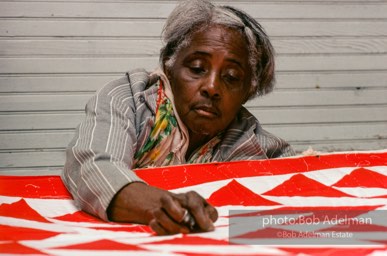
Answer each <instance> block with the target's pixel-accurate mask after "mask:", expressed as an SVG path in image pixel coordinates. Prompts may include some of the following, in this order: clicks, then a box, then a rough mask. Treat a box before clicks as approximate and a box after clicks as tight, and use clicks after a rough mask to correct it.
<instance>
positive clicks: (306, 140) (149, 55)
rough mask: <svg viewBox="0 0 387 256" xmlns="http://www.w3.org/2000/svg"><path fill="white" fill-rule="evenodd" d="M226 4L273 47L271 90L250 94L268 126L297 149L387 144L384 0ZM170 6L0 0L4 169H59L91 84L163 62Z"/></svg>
mask: <svg viewBox="0 0 387 256" xmlns="http://www.w3.org/2000/svg"><path fill="white" fill-rule="evenodd" d="M228 2H229V3H231V4H232V5H234V6H236V7H239V8H241V9H244V10H245V11H247V12H248V13H250V14H252V15H253V16H254V17H255V18H257V19H258V20H259V21H260V22H261V24H262V25H263V26H264V27H265V28H266V31H267V32H268V34H269V35H270V36H271V38H272V41H273V44H274V46H275V48H276V51H277V87H276V90H275V92H274V93H272V94H270V95H268V96H266V97H263V98H259V99H257V100H254V101H253V102H249V103H248V104H247V105H248V107H249V108H250V109H251V111H252V112H253V113H254V114H256V116H257V117H258V118H259V119H260V120H261V122H262V123H263V125H264V127H265V128H266V129H267V130H269V131H271V132H273V133H275V134H277V135H280V136H282V137H283V138H285V139H286V140H288V141H289V142H290V143H291V144H293V145H294V147H295V148H296V149H297V150H298V151H302V150H305V149H307V148H308V146H313V148H314V149H316V150H321V151H343V150H344V151H347V150H371V149H373V150H375V149H382V148H387V2H386V1H371V0H370V1H357V0H353V1H351V0H341V1H339V0H330V1H322V0H321V1H317V0H305V1H291V0H282V1H270V0H266V1H260V0H258V1H228ZM218 3H219V1H218ZM221 3H227V1H223V2H221ZM174 4H175V1H166V0H153V1H150V0H147V1H130V0H127V1H108V0H105V1H102V0H95V1H92V0H71V1H59V0H51V1H33V0H24V1H17V0H15V1H0V171H2V173H10V172H11V173H22V172H26V170H27V173H31V174H32V173H37V172H36V171H34V170H40V172H39V173H40V174H42V173H47V172H48V173H53V172H59V171H60V169H61V168H62V166H63V163H64V149H65V147H66V145H67V144H68V142H69V141H70V139H71V138H72V136H73V131H74V128H75V127H76V125H77V124H78V123H79V122H80V120H81V118H82V116H83V109H84V105H85V103H86V101H87V100H88V99H89V98H90V96H91V95H92V94H93V92H94V91H95V90H96V89H98V88H100V87H101V86H102V85H103V84H104V83H106V82H108V81H110V80H112V79H114V78H116V77H119V76H121V75H122V74H123V73H124V72H125V71H126V70H129V69H132V68H137V67H145V68H147V69H149V70H152V69H153V68H155V67H156V65H157V63H158V53H159V48H160V45H161V44H160V39H159V36H160V31H161V28H162V26H163V22H164V20H165V18H166V17H167V16H168V14H169V13H170V11H171V10H172V9H173V7H174Z"/></svg>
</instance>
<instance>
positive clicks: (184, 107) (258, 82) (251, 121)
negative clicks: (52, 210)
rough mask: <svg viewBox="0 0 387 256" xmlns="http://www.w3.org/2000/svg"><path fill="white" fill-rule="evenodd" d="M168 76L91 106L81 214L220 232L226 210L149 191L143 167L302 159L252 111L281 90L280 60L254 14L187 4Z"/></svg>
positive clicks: (121, 87) (82, 134)
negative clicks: (254, 103)
mask: <svg viewBox="0 0 387 256" xmlns="http://www.w3.org/2000/svg"><path fill="white" fill-rule="evenodd" d="M163 40H164V43H165V44H164V46H163V48H162V49H161V54H160V68H159V69H158V70H156V71H154V72H153V73H150V74H149V73H147V72H146V71H145V70H135V71H131V72H128V73H127V75H126V76H125V77H122V78H120V79H118V80H115V81H112V82H110V83H108V84H107V85H105V87H103V88H102V89H101V90H99V92H98V93H97V94H96V95H95V96H94V97H93V98H92V99H91V100H90V101H89V102H88V104H87V106H86V117H85V120H84V121H83V122H82V123H81V124H80V126H79V127H78V128H77V133H76V136H75V137H74V139H73V141H72V142H71V143H70V145H69V147H68V150H67V161H66V164H65V169H64V174H63V180H64V182H65V184H66V186H67V187H68V189H69V190H70V191H71V193H72V195H73V196H74V198H75V200H76V202H77V203H78V204H79V205H80V207H81V208H82V209H83V210H84V211H86V212H88V213H91V214H93V215H96V216H99V217H100V218H102V219H104V220H110V221H117V222H130V223H143V224H148V225H150V227H151V228H152V229H153V230H154V231H155V232H156V233H157V234H174V233H189V232H192V231H195V232H197V231H210V230H213V229H214V225H213V222H215V221H216V219H217V211H216V209H215V208H214V207H212V206H211V205H210V204H208V203H207V202H206V200H205V199H203V198H202V197H201V196H200V195H198V194H197V193H195V192H188V193H182V194H173V193H171V192H168V191H165V190H161V189H158V188H156V187H153V186H151V185H148V184H146V183H145V182H144V181H143V180H141V179H140V178H139V177H138V176H136V173H135V171H134V170H135V169H136V168H146V167H152V166H165V165H177V164H188V163H206V162H224V161H234V160H240V159H267V158H275V157H285V156H291V155H293V154H294V152H293V150H292V148H291V147H290V146H289V145H288V144H287V143H286V142H285V141H283V140H281V139H279V138H277V137H275V136H273V135H272V134H270V133H268V132H266V131H265V130H263V129H262V128H261V126H260V124H259V122H258V120H257V119H256V118H255V117H254V116H253V115H252V114H251V113H249V112H248V111H247V110H246V109H245V108H244V107H243V106H242V105H243V104H244V103H245V102H246V101H247V100H249V99H252V98H254V97H256V96H260V95H264V94H266V93H268V92H270V91H271V90H272V87H273V82H274V56H273V48H272V45H271V44H270V41H269V39H268V37H267V35H266V34H265V32H264V31H263V30H262V28H261V26H260V25H259V24H258V23H257V22H256V21H255V20H254V19H253V18H251V17H250V16H248V15H247V14H245V13H244V12H242V11H240V10H237V9H234V8H232V7H229V6H222V7H221V6H214V5H213V4H211V3H210V2H207V1H192V0H190V1H187V2H182V3H180V4H179V5H178V6H177V7H176V8H175V10H174V11H173V12H172V13H171V15H170V16H169V18H168V19H167V21H166V25H165V27H164V30H163Z"/></svg>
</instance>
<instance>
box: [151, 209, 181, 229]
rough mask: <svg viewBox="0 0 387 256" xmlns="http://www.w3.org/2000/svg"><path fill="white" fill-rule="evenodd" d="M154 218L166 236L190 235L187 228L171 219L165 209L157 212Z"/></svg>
mask: <svg viewBox="0 0 387 256" xmlns="http://www.w3.org/2000/svg"><path fill="white" fill-rule="evenodd" d="M153 216H154V219H155V220H156V221H157V223H158V225H159V226H161V227H162V228H163V230H165V232H166V234H177V233H185V234H186V233H189V229H188V228H187V227H185V226H184V225H182V224H179V223H177V222H176V221H174V220H173V219H171V217H170V216H169V215H168V214H167V213H166V212H165V210H164V209H157V210H155V211H154V213H153Z"/></svg>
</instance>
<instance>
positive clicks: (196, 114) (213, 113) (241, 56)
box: [108, 26, 251, 235]
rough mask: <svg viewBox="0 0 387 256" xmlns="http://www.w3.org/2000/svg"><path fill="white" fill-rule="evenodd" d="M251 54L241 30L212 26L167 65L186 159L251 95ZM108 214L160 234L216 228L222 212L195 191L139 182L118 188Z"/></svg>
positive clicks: (229, 120)
mask: <svg viewBox="0 0 387 256" xmlns="http://www.w3.org/2000/svg"><path fill="white" fill-rule="evenodd" d="M247 56H248V51H247V49H246V41H245V39H244V38H243V37H242V36H241V34H240V33H239V32H238V31H236V30H232V29H228V28H224V27H221V26H212V27H210V28H208V29H206V30H204V31H202V32H196V33H195V34H194V35H193V38H192V41H191V44H190V45H188V46H187V47H186V48H184V49H182V50H181V51H180V52H179V53H178V55H177V58H176V61H175V62H174V64H173V65H172V67H170V68H167V69H166V74H167V76H168V79H169V80H170V82H171V86H172V92H173V94H174V98H175V106H176V111H177V112H178V114H179V116H180V118H181V120H182V121H183V122H184V124H185V125H186V127H187V128H188V131H189V136H190V138H189V139H190V143H189V148H188V152H187V154H186V158H189V156H190V155H191V154H192V152H194V150H195V149H197V148H198V147H199V146H201V145H203V144H204V143H206V142H207V141H208V140H210V139H211V138H212V137H214V136H216V135H217V134H218V133H219V132H221V131H223V130H225V129H226V128H227V126H228V125H229V124H230V123H231V121H232V120H233V119H234V118H235V116H236V114H237V113H238V111H239V110H240V108H241V106H242V104H243V103H244V102H245V101H246V100H247V98H248V96H249V89H250V81H251V74H250V70H249V65H248V57H247ZM165 61H167V60H164V62H165ZM186 210H188V211H189V213H190V214H191V216H192V217H193V218H194V220H195V223H196V224H195V226H194V227H193V229H192V228H189V227H188V226H187V225H186V224H184V223H183V222H182V219H183V217H184V214H185V211H186ZM108 216H109V218H110V219H111V220H113V221H118V222H131V223H142V224H148V225H149V226H150V227H151V228H152V229H153V230H154V231H155V233H156V234H158V235H168V234H176V233H190V232H205V231H212V230H214V224H213V223H214V222H215V221H216V220H217V218H218V213H217V211H216V209H215V208H214V207H213V206H211V205H210V204H209V203H208V202H206V200H205V199H204V198H203V197H201V196H200V195H199V194H197V193H196V192H192V191H191V192H187V193H181V194H173V193H171V192H169V191H165V190H162V189H159V188H155V187H152V186H149V185H146V184H144V183H141V182H135V183H131V184H129V185H127V186H126V187H124V188H123V189H122V190H121V191H120V192H119V193H117V195H116V196H115V198H114V199H113V201H112V202H111V204H110V206H109V209H108Z"/></svg>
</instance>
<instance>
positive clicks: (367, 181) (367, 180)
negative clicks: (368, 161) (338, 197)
mask: <svg viewBox="0 0 387 256" xmlns="http://www.w3.org/2000/svg"><path fill="white" fill-rule="evenodd" d="M332 186H335V187H367V188H387V176H385V175H383V174H380V173H377V172H373V171H370V170H368V169H365V168H358V169H356V170H354V171H352V172H351V173H350V174H347V175H345V176H344V177H343V178H342V179H341V180H339V181H338V182H336V183H335V184H333V185H332Z"/></svg>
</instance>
